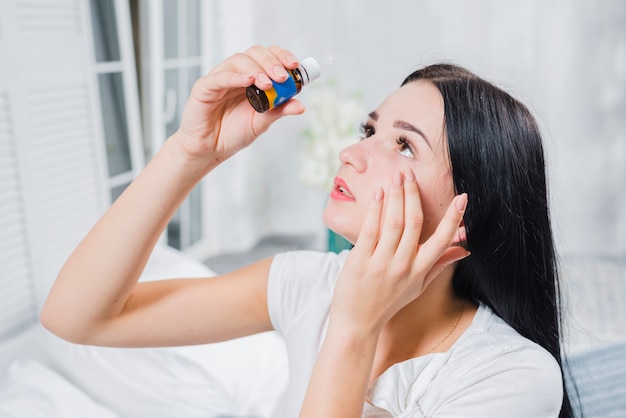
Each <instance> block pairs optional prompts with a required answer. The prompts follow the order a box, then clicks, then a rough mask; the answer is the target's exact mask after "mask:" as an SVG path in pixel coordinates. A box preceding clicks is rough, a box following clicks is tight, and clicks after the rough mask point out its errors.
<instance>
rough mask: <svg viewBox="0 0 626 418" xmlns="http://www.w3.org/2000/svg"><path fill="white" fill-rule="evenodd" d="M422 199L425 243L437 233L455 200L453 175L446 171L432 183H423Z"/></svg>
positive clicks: (432, 180) (423, 238) (421, 189)
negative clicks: (436, 230) (438, 226)
mask: <svg viewBox="0 0 626 418" xmlns="http://www.w3.org/2000/svg"><path fill="white" fill-rule="evenodd" d="M420 197H421V200H422V210H423V211H424V226H423V230H422V239H421V241H424V240H426V239H427V238H428V237H430V236H431V235H432V234H433V232H435V229H436V228H437V225H439V222H440V221H441V219H442V218H443V215H444V214H445V213H446V210H448V206H449V205H450V203H451V202H452V199H453V198H454V184H453V183H452V176H451V173H450V172H449V171H446V172H444V173H443V174H441V175H439V176H437V177H435V178H432V179H431V181H426V182H424V181H421V182H420Z"/></svg>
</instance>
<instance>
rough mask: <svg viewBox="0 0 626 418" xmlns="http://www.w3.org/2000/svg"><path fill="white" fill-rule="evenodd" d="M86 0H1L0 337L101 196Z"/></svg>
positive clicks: (34, 307) (32, 315)
mask: <svg viewBox="0 0 626 418" xmlns="http://www.w3.org/2000/svg"><path fill="white" fill-rule="evenodd" d="M86 5H87V2H84V1H80V0H51V1H50V0H48V1H36V0H3V1H2V2H0V340H2V339H4V338H7V337H8V336H10V335H11V334H13V333H15V332H17V331H19V329H20V328H23V327H24V326H25V325H26V324H28V323H29V322H34V321H36V320H37V312H38V308H39V306H40V305H41V303H42V302H43V300H44V299H45V296H46V295H47V293H48V290H49V287H50V286H51V284H52V282H53V280H54V278H55V277H56V274H57V273H58V271H59V269H60V268H61V266H62V264H63V262H64V260H65V259H66V258H67V256H68V255H69V253H70V252H71V250H72V249H73V248H74V247H75V246H76V244H77V243H78V241H79V240H80V239H81V238H82V237H83V236H84V235H85V233H86V232H87V230H88V229H89V227H90V226H91V225H92V224H93V222H94V221H95V220H96V219H97V218H98V217H99V216H100V215H101V213H102V211H103V210H104V207H105V202H106V201H107V194H106V190H105V189H104V187H103V181H104V175H103V173H104V169H105V167H104V161H105V160H104V158H103V157H102V156H103V153H104V149H103V145H102V144H103V141H102V140H101V133H100V132H101V129H100V128H99V126H100V119H99V116H98V115H99V112H98V97H97V90H96V88H95V86H96V84H95V76H94V72H93V68H92V66H93V62H94V60H93V45H92V38H91V33H90V24H89V20H88V19H89V15H88V13H87V10H86V9H85V7H86Z"/></svg>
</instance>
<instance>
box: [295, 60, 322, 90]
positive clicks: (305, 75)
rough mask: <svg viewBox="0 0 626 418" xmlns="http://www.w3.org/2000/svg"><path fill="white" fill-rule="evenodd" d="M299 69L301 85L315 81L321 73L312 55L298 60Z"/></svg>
mask: <svg viewBox="0 0 626 418" xmlns="http://www.w3.org/2000/svg"><path fill="white" fill-rule="evenodd" d="M300 69H301V70H302V71H300V72H301V73H302V85H303V86H305V85H307V84H309V83H310V82H311V81H315V80H317V79H318V78H320V75H322V68H321V67H320V65H319V63H318V62H317V60H316V59H315V58H313V57H308V58H305V59H303V60H302V61H300Z"/></svg>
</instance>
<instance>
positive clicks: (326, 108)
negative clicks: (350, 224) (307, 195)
mask: <svg viewBox="0 0 626 418" xmlns="http://www.w3.org/2000/svg"><path fill="white" fill-rule="evenodd" d="M311 87H313V86H311ZM316 87H317V86H316ZM361 97H362V95H361V93H360V92H358V93H353V94H351V96H350V97H348V98H343V97H340V96H339V93H338V91H337V88H336V87H335V85H334V83H333V82H330V83H328V84H327V85H326V86H324V87H322V88H317V89H310V90H309V96H308V98H307V114H308V116H309V127H308V128H307V129H305V130H304V131H303V135H304V137H305V138H306V143H305V146H304V152H303V154H302V161H301V163H302V164H301V166H300V167H301V169H300V180H301V181H302V182H303V183H304V184H307V185H310V186H313V187H318V188H321V189H324V190H330V188H331V187H332V184H333V179H334V178H335V175H336V172H337V168H338V167H339V151H341V150H342V149H343V148H345V147H346V146H348V145H350V144H353V143H354V142H355V141H356V140H357V126H358V122H359V121H360V120H361V119H362V118H363V116H364V114H365V110H364V106H363V105H362V103H361Z"/></svg>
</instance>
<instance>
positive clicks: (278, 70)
mask: <svg viewBox="0 0 626 418" xmlns="http://www.w3.org/2000/svg"><path fill="white" fill-rule="evenodd" d="M272 72H273V73H274V76H276V77H277V78H280V79H283V78H287V76H288V75H287V70H285V69H284V68H283V67H281V66H280V65H277V66H275V67H274V68H273V69H272Z"/></svg>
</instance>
